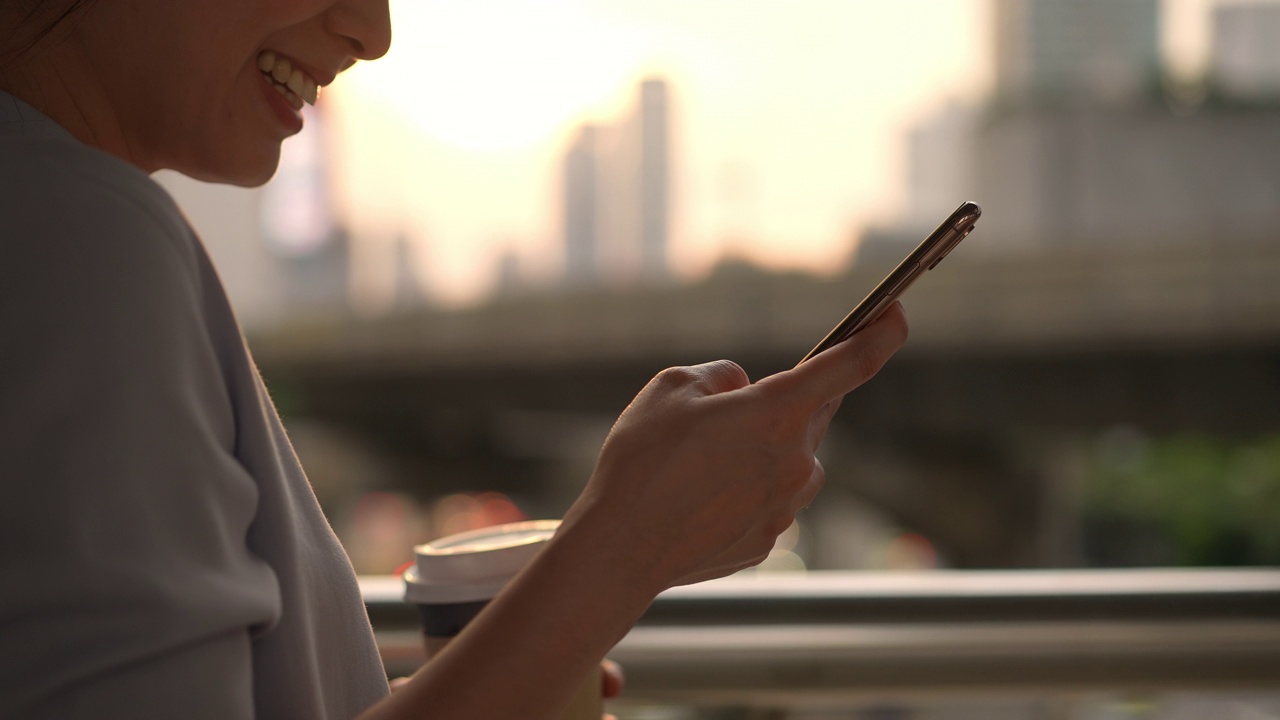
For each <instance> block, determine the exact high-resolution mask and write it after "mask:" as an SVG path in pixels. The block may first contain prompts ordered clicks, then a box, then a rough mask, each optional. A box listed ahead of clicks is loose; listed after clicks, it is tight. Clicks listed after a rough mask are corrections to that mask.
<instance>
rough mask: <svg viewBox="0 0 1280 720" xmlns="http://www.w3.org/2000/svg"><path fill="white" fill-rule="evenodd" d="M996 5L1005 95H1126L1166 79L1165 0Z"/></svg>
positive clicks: (1036, 0)
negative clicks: (1162, 3)
mask: <svg viewBox="0 0 1280 720" xmlns="http://www.w3.org/2000/svg"><path fill="white" fill-rule="evenodd" d="M995 10H996V12H995V21H996V27H995V39H996V48H995V50H996V82H997V86H998V91H999V93H1000V94H1001V95H1002V96H1003V97H1006V98H1015V99H1034V100H1051V101H1062V100H1065V101H1117V100H1126V99H1130V98H1133V97H1135V96H1137V95H1139V94H1141V93H1142V92H1143V91H1144V89H1145V88H1147V87H1151V86H1153V85H1154V84H1155V82H1156V81H1157V80H1158V78H1159V73H1160V5H1159V0H996V5H995Z"/></svg>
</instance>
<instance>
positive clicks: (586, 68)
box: [326, 0, 1208, 300]
mask: <svg viewBox="0 0 1280 720" xmlns="http://www.w3.org/2000/svg"><path fill="white" fill-rule="evenodd" d="M391 6H392V17H393V21H394V27H395V39H394V41H393V44H392V49H391V52H390V53H389V54H388V55H387V57H386V58H384V59H382V60H379V61H378V62H375V63H370V64H366V65H361V66H358V67H357V68H355V69H353V70H352V71H350V73H348V74H347V76H344V77H343V78H342V79H341V80H340V81H339V82H338V83H337V84H336V85H335V87H334V88H332V89H331V90H330V91H329V96H328V97H327V99H326V101H327V102H328V104H329V106H330V109H331V110H332V111H333V112H332V125H333V126H334V127H335V128H337V129H338V131H339V133H340V134H339V135H338V138H339V147H338V148H337V150H336V152H335V158H334V160H335V162H336V163H337V164H338V166H339V168H340V175H341V177H342V178H344V188H343V190H344V193H345V199H346V203H347V207H346V212H347V214H348V217H349V218H350V220H351V221H352V222H353V223H354V224H355V225H356V226H357V227H358V228H360V229H361V230H363V231H364V232H366V233H368V234H369V235H370V236H372V237H383V238H386V237H390V236H392V235H393V234H395V233H396V232H400V231H403V232H407V233H409V234H410V236H411V237H413V238H414V240H415V242H417V243H418V247H420V248H421V250H422V252H421V255H420V257H419V264H420V268H421V269H422V271H423V273H424V275H425V277H426V278H427V282H428V283H429V284H430V286H431V288H432V290H433V292H434V293H435V294H437V295H438V296H440V297H445V298H451V299H456V300H464V299H468V298H475V297H477V296H479V295H482V294H483V293H484V292H485V290H486V289H487V288H488V287H489V286H490V284H491V282H492V279H493V274H494V266H495V263H496V258H497V257H498V256H499V255H500V254H501V253H503V252H514V253H516V254H517V255H519V256H520V258H521V262H522V264H523V266H524V268H525V269H526V271H528V272H529V273H531V274H533V275H535V276H538V277H547V276H552V275H554V273H555V272H556V271H557V270H558V267H559V263H560V250H559V217H558V215H559V213H558V208H559V204H560V199H559V198H560V194H559V188H560V186H559V183H560V180H559V177H560V156H561V154H562V153H563V152H564V149H565V147H566V145H567V143H568V139H569V138H570V137H571V134H572V132H573V130H574V128H576V127H577V125H578V124H580V123H581V122H583V121H585V120H588V119H593V120H601V121H606V122H607V121H609V120H611V119H613V118H616V117H618V116H619V115H620V114H621V113H622V112H624V110H625V108H626V107H627V105H628V104H629V103H630V102H631V100H632V96H633V93H634V91H635V85H636V83H637V81H638V80H639V79H640V78H641V77H644V76H645V75H649V74H657V75H661V76H663V77H665V78H667V80H668V81H669V83H670V87H671V95H672V101H673V116H672V131H673V142H674V147H675V153H674V160H675V168H674V171H675V172H674V177H673V186H674V187H673V190H674V192H673V201H674V202H673V216H674V217H673V221H674V227H673V235H672V240H673V246H674V247H673V248H672V255H673V261H674V265H675V266H676V269H677V271H678V272H680V273H681V274H684V275H696V274H697V273H699V272H701V271H703V270H705V269H706V267H708V265H709V264H710V263H712V262H714V260H715V259H716V258H718V257H719V256H721V255H722V254H724V253H725V252H733V253H737V254H743V255H748V256H750V257H752V258H753V259H756V260H758V261H761V262H767V263H770V264H774V265H779V266H794V267H804V268H808V269H814V270H836V269H838V268H839V267H840V266H841V264H842V263H843V262H844V261H845V259H846V258H847V256H848V253H849V250H850V243H851V239H852V238H853V237H854V236H856V235H857V233H858V232H860V230H861V229H862V228H863V227H865V226H866V225H867V224H868V223H870V222H874V221H875V220H877V219H887V218H891V217H892V215H893V213H894V212H895V210H896V209H897V208H898V207H900V205H901V203H902V202H903V190H904V183H905V177H904V169H903V166H902V165H903V158H904V149H905V145H904V132H905V130H906V128H907V127H908V126H909V125H910V124H911V123H912V122H914V121H916V120H919V119H920V118H922V117H924V116H927V115H928V114H929V113H930V112H931V111H932V110H934V109H936V108H938V107H940V106H941V105H943V104H944V103H946V102H947V101H949V100H953V99H970V100H978V99H980V98H981V97H982V96H983V95H984V94H985V93H986V92H987V91H988V89H989V87H990V85H991V76H992V70H991V52H990V49H989V48H990V18H989V12H990V6H989V3H988V2H986V0H885V1H883V2H872V1H870V0H537V1H536V2H535V1H533V0H466V1H464V2H460V1H458V0H393V2H392V3H391ZM1207 7H1208V0H1165V8H1166V15H1165V24H1166V33H1165V45H1166V49H1167V50H1168V51H1169V52H1170V53H1171V55H1172V59H1173V62H1174V63H1175V67H1177V68H1181V69H1184V70H1186V69H1188V68H1190V69H1194V68H1195V66H1196V65H1197V64H1198V63H1199V62H1200V59H1201V58H1202V56H1203V53H1204V39H1203V26H1202V19H1203V16H1204V14H1205V12H1206V10H1207ZM365 250H366V251H369V252H371V254H370V255H368V256H366V257H365V262H366V265H365V267H366V269H367V268H368V267H370V265H369V264H368V261H369V259H370V258H374V259H375V261H376V258H377V257H379V256H378V254H377V252H376V243H375V244H374V245H372V246H370V247H368V248H365ZM375 265H376V262H375Z"/></svg>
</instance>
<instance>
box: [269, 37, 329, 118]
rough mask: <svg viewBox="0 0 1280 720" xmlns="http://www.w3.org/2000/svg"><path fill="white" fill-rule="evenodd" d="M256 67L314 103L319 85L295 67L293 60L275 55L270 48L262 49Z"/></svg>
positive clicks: (308, 102) (309, 102) (302, 97)
mask: <svg viewBox="0 0 1280 720" xmlns="http://www.w3.org/2000/svg"><path fill="white" fill-rule="evenodd" d="M258 69H259V70H261V71H262V72H263V74H264V75H270V76H271V79H272V80H275V81H276V82H277V83H279V84H281V85H284V86H285V87H287V88H289V89H290V90H291V91H293V94H294V95H297V96H298V97H299V98H301V99H302V100H304V101H306V103H307V104H308V105H315V104H316V98H317V97H318V96H319V94H320V85H319V83H317V82H316V81H315V79H314V78H312V77H311V76H310V75H308V74H306V73H304V72H303V71H301V70H299V69H297V68H295V67H294V66H293V62H292V61H291V60H289V58H287V57H284V56H283V55H277V54H275V53H274V52H272V51H271V50H263V51H262V53H261V54H259V55H258Z"/></svg>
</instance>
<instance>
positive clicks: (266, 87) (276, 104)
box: [258, 73, 302, 135]
mask: <svg viewBox="0 0 1280 720" xmlns="http://www.w3.org/2000/svg"><path fill="white" fill-rule="evenodd" d="M258 77H260V78H262V94H263V95H266V96H267V104H268V105H270V106H271V111H272V112H273V113H274V114H275V116H276V119H277V120H279V121H280V124H281V125H284V126H285V128H287V129H288V130H289V134H291V135H292V134H294V133H297V132H301V131H302V115H301V114H300V113H299V112H298V111H297V110H294V109H293V105H291V104H289V100H288V99H287V98H285V96H283V95H281V94H280V91H279V90H276V87H275V83H274V82H272V81H271V78H268V77H267V76H266V75H263V74H262V73H258Z"/></svg>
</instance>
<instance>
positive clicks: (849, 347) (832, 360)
mask: <svg viewBox="0 0 1280 720" xmlns="http://www.w3.org/2000/svg"><path fill="white" fill-rule="evenodd" d="M906 341H907V316H906V313H905V312H903V310H902V304H901V303H897V302H895V303H894V304H892V305H890V306H889V307H888V309H886V310H885V311H884V314H882V315H881V316H880V317H879V318H878V319H877V320H876V321H875V322H874V323H872V324H870V325H868V326H867V327H866V328H865V329H863V330H861V331H859V332H858V333H857V334H855V335H854V336H853V337H851V338H849V339H848V340H845V341H844V342H841V343H840V344H838V345H836V346H834V347H832V348H831V349H829V350H826V351H825V352H821V353H819V354H817V355H815V356H814V357H812V358H810V359H809V360H808V361H807V362H805V363H802V364H800V365H797V366H796V367H794V368H792V369H790V370H786V371H783V372H781V373H778V374H777V375H775V376H774V377H775V378H777V379H776V380H775V381H774V382H776V383H781V384H784V385H785V386H786V387H787V389H788V390H790V391H792V392H795V393H797V394H798V395H801V396H804V397H805V398H806V399H807V400H808V402H809V404H810V405H812V406H813V409H814V410H817V409H818V408H820V407H822V406H823V405H825V404H826V403H829V402H831V401H832V400H836V399H839V398H842V397H844V396H845V395H847V394H848V393H849V392H851V391H853V390H854V389H855V388H857V387H858V386H859V385H861V384H863V383H865V382H866V381H868V380H870V379H871V378H872V377H874V376H875V374H876V373H878V372H880V368H882V367H884V364H885V363H886V362H888V361H889V358H891V357H893V354H894V353H896V352H897V351H898V349H899V348H901V347H902V346H903V344H904V343H906Z"/></svg>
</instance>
